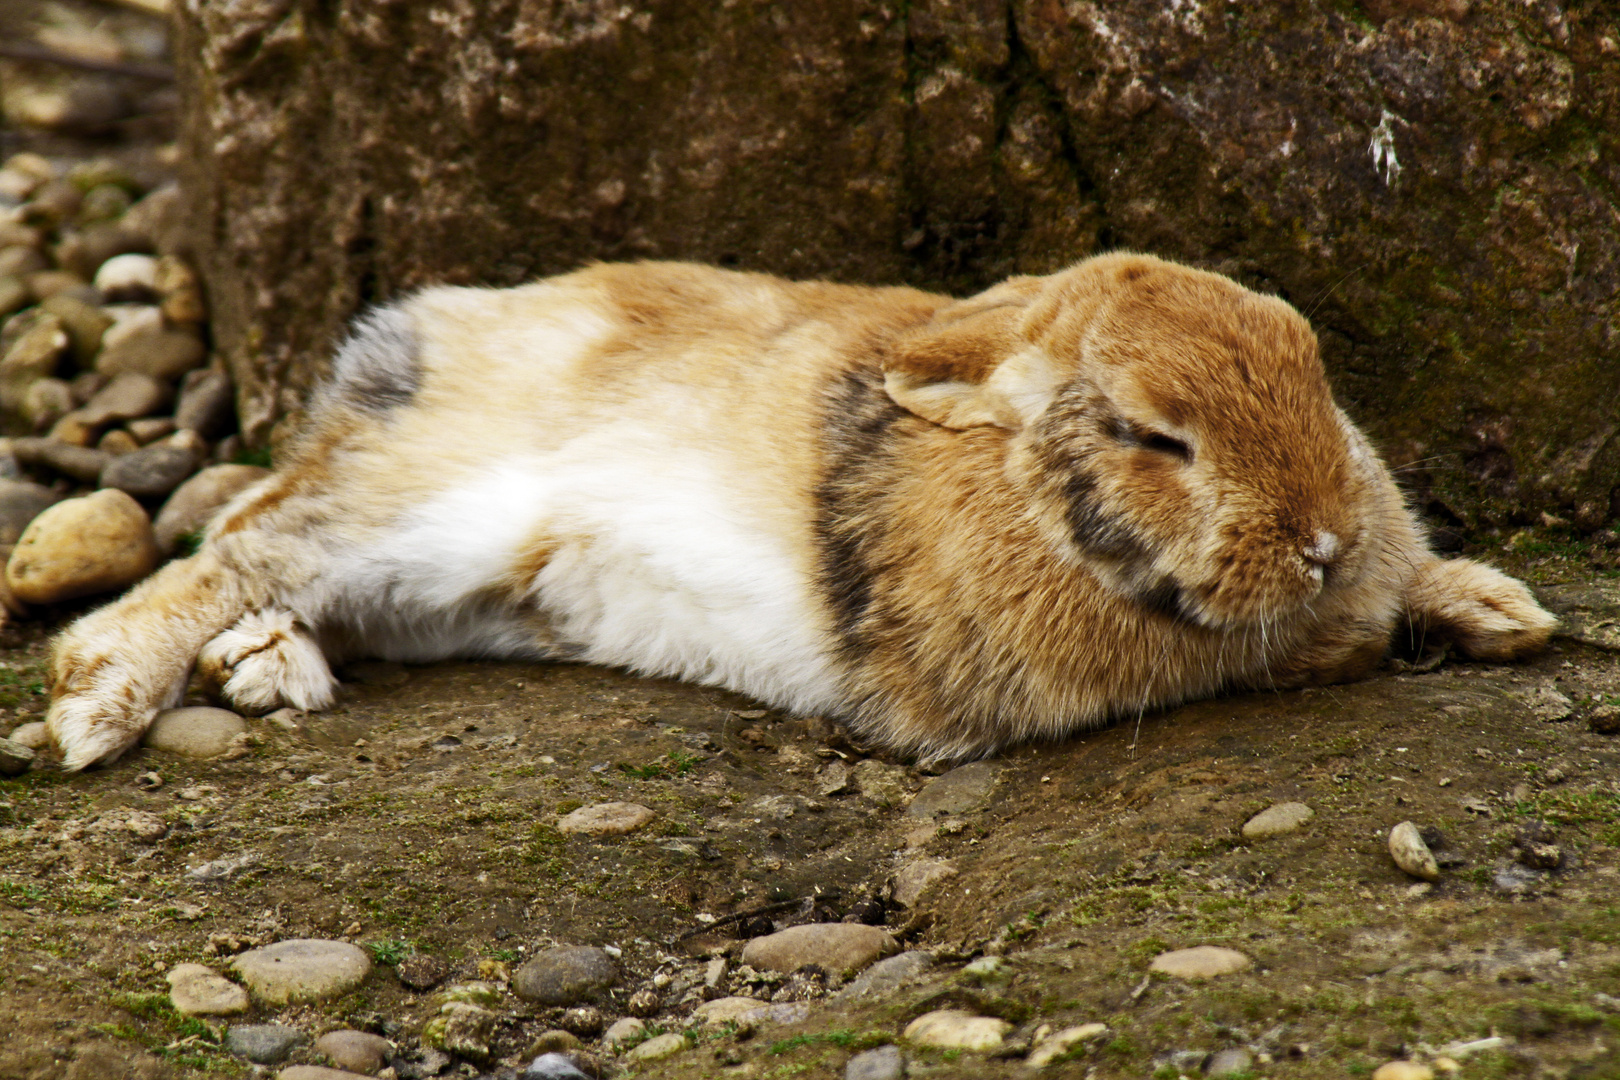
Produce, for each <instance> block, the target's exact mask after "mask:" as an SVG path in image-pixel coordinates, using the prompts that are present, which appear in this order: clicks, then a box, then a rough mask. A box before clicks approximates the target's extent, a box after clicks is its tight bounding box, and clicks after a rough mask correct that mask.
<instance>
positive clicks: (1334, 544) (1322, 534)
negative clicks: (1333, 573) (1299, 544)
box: [1299, 529, 1341, 567]
mask: <svg viewBox="0 0 1620 1080" xmlns="http://www.w3.org/2000/svg"><path fill="white" fill-rule="evenodd" d="M1340 547H1341V545H1340V543H1339V537H1338V535H1337V534H1335V533H1330V532H1328V531H1327V530H1326V529H1318V530H1316V535H1315V536H1313V537H1312V538H1311V542H1310V543H1309V544H1307V545H1306V546H1305V547H1303V548H1301V549H1300V552H1299V553H1300V554H1301V555H1303V556H1305V561H1306V562H1309V563H1314V564H1316V565H1317V566H1322V567H1327V566H1331V565H1333V560H1334V559H1337V558H1338V557H1339V548H1340Z"/></svg>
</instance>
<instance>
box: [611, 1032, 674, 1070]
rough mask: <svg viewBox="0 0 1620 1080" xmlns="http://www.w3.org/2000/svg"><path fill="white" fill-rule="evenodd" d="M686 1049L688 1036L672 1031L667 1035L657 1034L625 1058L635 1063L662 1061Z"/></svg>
mask: <svg viewBox="0 0 1620 1080" xmlns="http://www.w3.org/2000/svg"><path fill="white" fill-rule="evenodd" d="M685 1049H686V1036H685V1035H680V1034H677V1033H675V1032H673V1031H672V1032H670V1033H669V1034H667V1035H655V1036H653V1037H652V1038H650V1039H648V1040H647V1041H646V1042H644V1043H642V1044H641V1045H640V1046H638V1047H636V1048H635V1049H634V1050H631V1051H630V1052H629V1053H628V1054H626V1055H624V1060H626V1061H629V1062H634V1063H640V1062H644V1061H662V1060H664V1059H665V1058H667V1057H674V1056H675V1055H676V1054H678V1053H680V1052H681V1051H682V1050H685Z"/></svg>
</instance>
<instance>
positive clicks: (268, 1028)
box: [225, 1024, 305, 1065]
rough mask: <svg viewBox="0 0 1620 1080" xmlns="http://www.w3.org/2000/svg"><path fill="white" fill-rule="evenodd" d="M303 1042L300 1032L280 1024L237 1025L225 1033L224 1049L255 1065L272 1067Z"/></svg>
mask: <svg viewBox="0 0 1620 1080" xmlns="http://www.w3.org/2000/svg"><path fill="white" fill-rule="evenodd" d="M304 1041H305V1036H304V1033H303V1032H302V1031H299V1030H298V1029H297V1028H290V1027H283V1026H282V1025H280V1024H239V1025H237V1026H235V1027H233V1028H231V1029H230V1030H229V1031H227V1032H226V1033H225V1049H226V1050H228V1051H229V1052H230V1053H233V1054H235V1055H236V1056H237V1057H245V1058H247V1059H248V1060H249V1061H251V1062H253V1063H254V1064H255V1065H274V1064H275V1063H276V1062H278V1061H280V1060H281V1059H282V1058H285V1057H286V1056H287V1055H288V1054H290V1053H292V1050H293V1047H295V1046H297V1045H298V1044H299V1043H302V1042H304Z"/></svg>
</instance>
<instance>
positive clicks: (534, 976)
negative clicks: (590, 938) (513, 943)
mask: <svg viewBox="0 0 1620 1080" xmlns="http://www.w3.org/2000/svg"><path fill="white" fill-rule="evenodd" d="M618 981H619V965H618V964H616V963H615V962H614V960H613V957H611V956H609V955H608V954H607V953H606V952H604V951H603V950H601V949H598V948H596V947H594V946H590V945H559V946H557V947H556V948H551V949H547V950H545V951H544V952H542V953H540V954H539V955H538V956H535V957H534V958H533V959H532V960H530V961H529V962H528V963H526V964H524V965H523V966H522V967H520V968H518V969H517V972H516V974H514V975H513V976H512V992H513V993H515V994H516V995H517V996H518V997H520V998H522V999H523V1000H525V1001H537V1002H539V1003H540V1004H542V1005H576V1004H578V1003H580V1002H581V1001H585V1000H588V999H591V998H594V997H596V996H597V995H599V994H600V993H601V992H602V991H604V990H606V989H608V988H609V987H610V986H612V985H613V984H614V983H616V982H618Z"/></svg>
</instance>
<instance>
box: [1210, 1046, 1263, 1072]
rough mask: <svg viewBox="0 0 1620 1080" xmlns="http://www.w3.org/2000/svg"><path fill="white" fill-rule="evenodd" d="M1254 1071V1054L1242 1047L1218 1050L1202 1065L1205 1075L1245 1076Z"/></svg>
mask: <svg viewBox="0 0 1620 1080" xmlns="http://www.w3.org/2000/svg"><path fill="white" fill-rule="evenodd" d="M1253 1071H1254V1055H1253V1054H1251V1053H1249V1052H1248V1051H1247V1050H1245V1049H1243V1048H1242V1047H1232V1048H1231V1049H1227V1050H1220V1051H1217V1052H1216V1053H1215V1056H1214V1057H1212V1058H1210V1059H1209V1064H1208V1065H1205V1066H1204V1075H1205V1076H1247V1075H1249V1073H1251V1072H1253Z"/></svg>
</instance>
